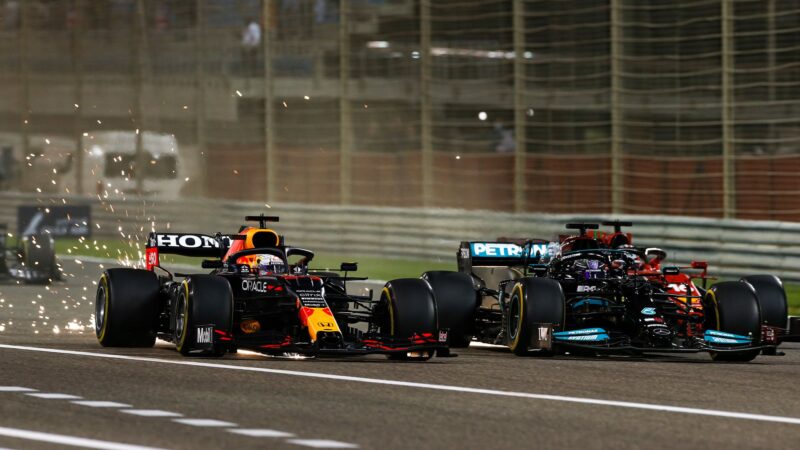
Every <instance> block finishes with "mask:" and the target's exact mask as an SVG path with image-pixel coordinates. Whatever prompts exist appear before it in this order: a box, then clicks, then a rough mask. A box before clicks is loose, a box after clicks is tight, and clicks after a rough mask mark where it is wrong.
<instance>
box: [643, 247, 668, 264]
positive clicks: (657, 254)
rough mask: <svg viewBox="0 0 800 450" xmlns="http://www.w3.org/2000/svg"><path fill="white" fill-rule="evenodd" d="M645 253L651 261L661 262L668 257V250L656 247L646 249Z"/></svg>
mask: <svg viewBox="0 0 800 450" xmlns="http://www.w3.org/2000/svg"><path fill="white" fill-rule="evenodd" d="M644 254H645V255H647V257H648V258H649V259H650V261H651V262H653V261H654V262H661V261H663V260H665V259H667V252H666V251H664V250H662V249H660V248H656V247H650V248H648V249H646V250H645V251H644Z"/></svg>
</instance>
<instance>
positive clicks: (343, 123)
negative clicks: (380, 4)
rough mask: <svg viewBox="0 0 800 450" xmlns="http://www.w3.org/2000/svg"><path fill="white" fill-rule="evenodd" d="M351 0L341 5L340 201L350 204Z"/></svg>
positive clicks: (351, 143)
mask: <svg viewBox="0 0 800 450" xmlns="http://www.w3.org/2000/svg"><path fill="white" fill-rule="evenodd" d="M349 16H350V0H340V3H339V201H340V203H341V204H343V205H348V204H350V194H351V191H352V189H351V188H352V186H351V184H350V172H351V170H350V163H351V152H352V145H353V142H352V139H351V134H350V133H351V131H352V128H353V126H352V116H351V114H352V112H351V107H350V29H349V28H350V17H349Z"/></svg>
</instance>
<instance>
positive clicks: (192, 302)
mask: <svg viewBox="0 0 800 450" xmlns="http://www.w3.org/2000/svg"><path fill="white" fill-rule="evenodd" d="M204 325H213V326H214V333H212V336H211V341H212V343H211V344H210V345H209V344H208V343H200V342H198V332H197V328H198V327H200V326H204ZM232 330H233V291H232V290H231V285H230V283H229V282H228V280H226V279H225V278H222V277H219V276H216V275H191V276H188V277H186V279H185V280H183V283H181V286H180V288H179V290H178V293H177V298H176V302H175V345H176V347H177V349H178V351H179V352H180V353H181V354H182V355H184V356H188V355H190V354H191V355H209V356H222V355H224V354H225V352H226V351H227V350H228V348H229V347H230V345H231V342H222V341H221V339H220V338H221V337H223V336H219V334H224V335H225V337H230V334H231V331H232ZM218 332H222V333H218ZM209 346H210V347H211V348H210V349H209Z"/></svg>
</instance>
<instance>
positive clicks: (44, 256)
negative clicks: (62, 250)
mask: <svg viewBox="0 0 800 450" xmlns="http://www.w3.org/2000/svg"><path fill="white" fill-rule="evenodd" d="M22 262H23V263H24V264H25V267H27V268H28V269H31V270H35V271H37V272H39V273H42V274H47V275H48V276H49V277H50V279H51V280H53V279H57V278H59V273H58V267H57V266H56V251H55V248H54V247H53V238H51V237H50V235H48V234H36V235H30V236H24V237H23V238H22Z"/></svg>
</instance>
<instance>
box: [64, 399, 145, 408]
mask: <svg viewBox="0 0 800 450" xmlns="http://www.w3.org/2000/svg"><path fill="white" fill-rule="evenodd" d="M70 403H75V404H76V405H81V406H90V407H92V408H130V407H131V405H128V404H125V403H117V402H107V401H105V400H77V401H74V402H70Z"/></svg>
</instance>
